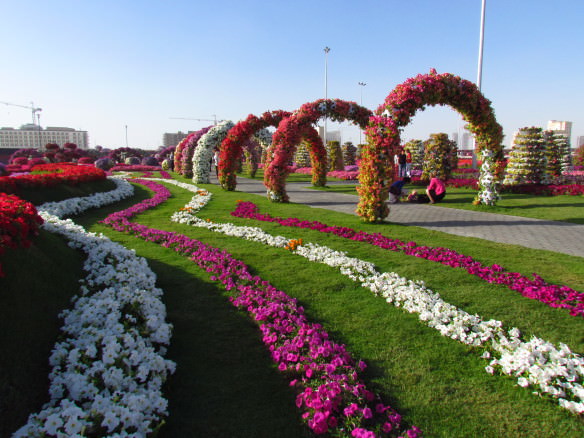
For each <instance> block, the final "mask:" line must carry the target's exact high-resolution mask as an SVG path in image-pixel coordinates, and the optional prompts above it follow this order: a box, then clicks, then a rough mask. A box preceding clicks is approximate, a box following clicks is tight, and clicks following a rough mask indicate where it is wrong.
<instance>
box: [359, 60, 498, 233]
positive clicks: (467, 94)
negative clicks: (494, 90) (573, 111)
mask: <svg viewBox="0 0 584 438" xmlns="http://www.w3.org/2000/svg"><path fill="white" fill-rule="evenodd" d="M426 105H432V106H434V105H448V106H450V107H451V108H453V109H454V110H456V111H457V112H458V113H460V114H461V115H462V117H463V119H464V120H465V121H466V122H467V123H468V124H467V126H466V127H467V129H468V130H469V131H470V132H471V133H472V134H474V136H475V138H476V141H477V152H479V153H480V154H481V157H482V160H483V165H482V167H481V177H480V178H479V188H480V191H479V194H478V195H477V199H476V200H475V202H476V203H484V204H487V205H494V202H495V200H496V198H497V188H496V178H495V175H496V167H497V166H498V165H499V161H500V160H502V158H503V156H502V151H503V148H502V146H501V141H502V139H503V129H502V128H501V126H500V125H499V124H498V123H497V120H496V119H495V113H494V111H493V109H492V107H491V102H490V101H489V100H488V99H486V98H485V97H484V96H483V95H482V93H481V92H480V90H479V89H478V87H477V86H476V85H475V84H474V83H472V82H470V81H467V80H464V79H461V78H460V77H458V76H455V75H453V74H450V73H442V74H438V73H436V70H434V69H432V70H431V71H430V73H429V74H425V75H418V76H416V77H414V78H410V79H408V80H406V81H405V82H403V83H402V84H400V85H398V86H397V87H395V89H394V90H393V91H392V92H391V93H390V94H389V95H388V96H387V98H386V99H385V102H384V103H383V104H382V105H380V106H379V108H377V110H376V111H375V115H374V116H373V117H371V120H370V123H369V126H368V127H367V129H366V134H367V140H368V141H367V142H366V145H365V146H364V147H363V150H362V151H361V164H360V169H359V170H360V172H359V187H357V191H358V193H359V196H360V200H359V205H358V207H357V214H358V215H359V216H361V218H362V219H363V220H365V221H367V222H376V221H381V220H383V218H385V217H386V216H387V215H388V214H389V208H388V207H387V203H386V202H385V201H386V200H387V197H388V188H389V185H391V182H392V178H393V175H392V173H391V172H388V169H390V168H391V167H390V166H389V164H390V162H391V161H390V159H391V158H392V156H393V155H394V154H395V152H396V150H397V148H398V147H399V145H400V129H401V128H402V127H404V126H406V125H408V124H409V123H410V120H411V118H412V117H413V116H414V115H415V113H416V112H417V111H418V110H423V109H424V108H425V107H426Z"/></svg>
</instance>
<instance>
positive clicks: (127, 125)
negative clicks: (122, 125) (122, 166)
mask: <svg viewBox="0 0 584 438" xmlns="http://www.w3.org/2000/svg"><path fill="white" fill-rule="evenodd" d="M126 147H128V125H126Z"/></svg>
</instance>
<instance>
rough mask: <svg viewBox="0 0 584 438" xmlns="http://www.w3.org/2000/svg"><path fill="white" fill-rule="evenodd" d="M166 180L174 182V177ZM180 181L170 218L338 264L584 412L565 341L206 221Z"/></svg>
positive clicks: (579, 372) (256, 232) (389, 276)
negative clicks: (180, 201) (185, 199)
mask: <svg viewBox="0 0 584 438" xmlns="http://www.w3.org/2000/svg"><path fill="white" fill-rule="evenodd" d="M166 182H170V183H173V184H175V182H173V181H166ZM176 185H179V186H181V187H183V188H185V189H187V190H190V191H192V192H195V193H196V195H195V196H193V198H192V200H191V201H190V202H189V203H188V204H187V205H186V206H185V207H184V208H183V209H181V210H180V211H179V212H177V213H175V214H173V216H172V217H171V220H173V221H175V222H180V223H185V224H189V225H192V226H196V227H201V228H206V229H208V230H211V231H215V232H220V233H223V234H226V235H229V236H235V237H240V238H243V239H246V240H252V241H255V242H260V243H263V244H266V245H270V246H273V247H279V248H285V249H287V250H290V251H291V252H293V253H295V254H298V255H300V256H303V257H305V258H307V259H308V260H311V261H315V262H318V263H323V264H326V265H328V266H332V267H337V268H339V270H340V272H341V274H343V275H346V276H347V277H349V278H350V279H352V280H353V281H356V282H358V283H360V284H361V286H363V287H365V288H368V289H370V290H371V291H372V292H373V293H374V294H375V295H380V296H382V297H384V298H385V299H386V301H387V302H388V303H390V304H393V305H394V306H396V307H403V308H404V309H405V310H407V311H408V312H410V313H416V314H418V317H419V319H420V321H423V322H424V323H426V324H427V325H428V326H429V327H432V328H435V329H436V330H438V331H439V332H440V334H441V335H442V336H447V337H450V338H451V339H454V340H457V341H459V342H462V343H464V344H466V345H470V346H475V347H479V346H480V347H483V348H486V351H485V352H484V353H483V355H482V357H483V358H484V359H492V356H493V355H496V356H497V358H494V359H492V360H491V362H490V364H489V365H488V366H486V367H485V371H486V372H487V373H489V374H494V372H495V369H498V370H500V371H501V372H502V373H503V374H506V375H509V376H514V377H517V384H518V385H519V386H522V387H527V386H532V387H534V388H537V390H538V391H540V392H541V393H544V394H548V395H551V396H552V397H554V398H556V399H557V400H558V403H559V405H560V406H561V407H563V408H565V409H568V410H570V411H572V412H574V413H576V414H582V413H584V387H583V386H582V382H583V379H584V358H582V357H581V356H580V355H578V354H575V353H573V352H572V351H571V350H570V348H569V347H568V346H567V345H565V344H560V345H559V347H556V346H554V345H553V344H551V343H550V342H547V341H544V340H543V339H540V338H537V337H535V336H533V337H532V338H531V339H530V340H529V341H527V342H526V341H522V340H521V333H520V331H519V330H518V329H517V328H512V329H510V330H505V329H504V328H503V324H502V322H501V321H497V320H493V319H491V320H488V321H484V320H482V318H481V317H480V316H479V315H470V314H468V313H467V312H465V311H464V310H461V309H458V308H456V307H455V306H453V305H451V304H449V303H447V302H445V301H444V300H443V299H442V298H441V297H440V295H439V294H438V293H436V292H433V291H431V290H430V289H428V288H426V286H425V285H424V283H423V282H421V281H418V282H414V281H411V280H408V279H405V278H403V277H400V276H399V275H398V274H396V273H393V272H391V273H387V272H385V273H379V272H377V271H376V270H375V267H374V265H373V264H372V263H369V262H366V261H363V260H359V259H356V258H352V257H348V256H347V255H346V253H345V252H342V251H335V250H333V249H330V248H328V247H326V246H322V245H318V244H313V243H302V240H301V239H300V240H296V239H293V240H289V239H287V238H285V237H282V236H272V235H270V234H268V233H266V232H264V231H263V230H262V229H261V228H254V227H241V226H236V225H234V224H231V223H225V224H219V223H213V222H209V221H204V220H202V219H200V218H198V217H196V215H195V214H196V213H197V212H198V210H200V209H201V208H202V207H204V206H205V205H206V204H207V202H208V201H209V199H210V198H211V195H210V194H209V193H208V192H206V191H201V190H199V189H198V188H197V187H194V186H191V187H188V185H181V184H176Z"/></svg>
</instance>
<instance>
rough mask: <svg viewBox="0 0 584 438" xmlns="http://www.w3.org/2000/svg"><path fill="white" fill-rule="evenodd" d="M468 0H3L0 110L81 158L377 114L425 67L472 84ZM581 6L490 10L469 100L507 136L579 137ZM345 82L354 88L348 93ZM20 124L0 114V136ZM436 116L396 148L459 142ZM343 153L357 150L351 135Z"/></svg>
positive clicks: (441, 114) (542, 4)
mask: <svg viewBox="0 0 584 438" xmlns="http://www.w3.org/2000/svg"><path fill="white" fill-rule="evenodd" d="M480 12H481V0H408V1H405V0H402V1H398V0H385V1H381V0H359V1H356V0H351V1H346V0H337V1H332V0H330V1H329V0H310V1H307V0H296V1H292V2H280V1H259V0H251V1H239V2H236V1H231V0H223V1H221V2H211V1H206V2H202V1H198V0H194V1H193V0H191V1H173V0H166V1H163V0H160V1H152V0H143V1H124V0H101V1H93V0H85V1H81V0H77V1H73V0H53V1H50V2H47V1H38V0H29V1H25V2H16V1H10V0H1V1H0V16H2V17H3V19H2V24H1V26H0V41H2V52H3V53H2V55H3V63H2V67H1V68H0V84H2V86H1V87H0V101H5V102H12V103H17V104H22V105H29V104H30V102H31V101H32V102H34V104H35V106H39V107H42V108H43V111H42V112H41V117H40V122H41V125H42V126H43V127H45V126H69V127H72V128H76V129H83V130H87V131H88V132H89V138H90V145H91V146H92V147H93V146H95V145H97V144H99V145H103V146H106V147H110V148H115V147H122V146H125V132H126V130H125V126H126V125H127V126H128V128H127V132H128V144H129V146H131V147H142V148H147V149H155V148H156V147H158V146H159V145H160V144H162V134H163V133H164V132H176V131H178V130H182V131H187V130H196V129H200V128H202V127H204V126H206V125H207V123H206V122H199V121H188V120H173V119H171V117H187V118H202V119H206V118H212V115H214V114H215V115H217V117H218V118H219V119H231V120H233V121H237V120H240V119H242V118H245V117H246V116H247V115H248V114H250V113H252V114H260V113H262V112H264V111H266V110H275V109H284V110H289V111H293V110H295V109H296V108H298V107H299V106H300V105H302V104H303V103H305V102H310V101H313V100H316V99H319V98H321V97H324V66H325V54H324V51H323V49H324V47H325V46H328V47H330V48H331V51H330V53H329V54H328V97H329V98H339V99H344V100H352V101H356V102H358V103H359V102H360V100H361V92H362V95H363V105H364V106H366V107H368V108H371V109H372V110H374V109H376V108H377V107H378V106H379V105H380V104H381V103H382V102H383V100H384V99H385V97H386V96H387V95H388V94H389V93H390V92H391V90H392V89H393V88H394V87H395V86H396V85H398V84H399V83H401V82H403V81H404V80H406V79H407V78H409V77H411V76H415V75H416V74H418V73H427V72H428V71H429V70H430V68H436V70H437V71H438V72H450V73H453V74H456V75H459V76H461V77H463V78H465V79H469V80H472V81H476V78H477V62H478V46H479V25H480ZM583 20H584V1H582V0H554V1H549V0H547V1H544V0H511V1H510V0H487V11H486V27H485V46H484V57H483V79H482V91H483V93H484V95H485V96H486V97H487V98H488V99H490V100H491V102H492V105H493V107H494V109H495V114H496V116H497V119H498V121H499V123H500V124H501V125H502V126H503V130H504V133H505V135H506V138H505V141H504V143H505V144H506V145H508V144H509V142H510V140H511V137H512V135H513V132H514V131H515V130H517V129H518V128H520V127H523V126H542V127H544V128H545V126H546V124H547V121H548V120H551V119H554V120H569V121H572V122H573V131H572V134H573V136H572V142H573V143H574V142H575V140H576V136H579V135H584V111H582V105H583V104H584V86H583V85H582V79H581V78H582V75H583V72H584V57H583V56H582V54H583V53H584V36H583V33H582V30H581V29H582V24H583V22H584V21H583ZM358 82H365V83H366V84H367V85H366V86H365V87H360V86H359V85H358ZM30 121H31V113H30V111H28V110H26V109H24V108H18V107H11V106H7V105H3V104H0V126H13V127H18V126H20V125H21V124H24V123H29V122H30ZM462 126H463V122H462V119H461V117H460V116H459V115H458V114H457V113H456V112H455V111H454V110H452V109H450V108H449V107H434V108H428V109H426V110H425V111H423V112H418V114H417V115H416V117H415V118H414V119H413V121H412V123H411V124H410V125H409V126H408V127H406V128H405V129H404V132H403V135H402V138H403V139H404V140H408V139H410V138H421V139H425V138H427V137H428V136H429V134H430V133H434V132H446V133H448V134H450V133H453V132H456V131H457V130H459V129H461V128H462ZM340 129H341V132H342V135H343V141H347V140H349V141H353V142H358V141H359V132H358V130H357V129H356V128H354V127H352V126H351V125H350V124H344V125H342V126H341V127H340Z"/></svg>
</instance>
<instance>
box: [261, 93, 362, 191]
mask: <svg viewBox="0 0 584 438" xmlns="http://www.w3.org/2000/svg"><path fill="white" fill-rule="evenodd" d="M371 115H372V113H371V111H370V110H368V109H367V108H364V107H362V106H360V105H357V104H356V103H354V102H348V101H344V100H340V99H319V100H316V101H314V102H309V103H305V104H304V105H302V106H301V107H300V108H299V109H298V111H296V112H294V113H293V114H292V115H291V116H290V117H289V118H287V119H285V120H283V121H282V122H281V123H280V124H279V125H278V128H277V129H276V132H275V133H274V136H273V139H272V148H273V158H272V160H271V161H270V162H269V163H266V164H267V166H265V167H264V168H265V173H264V185H265V186H266V187H267V195H268V199H270V200H271V201H274V202H288V200H289V199H288V195H287V194H286V188H285V187H286V177H287V176H288V173H289V170H288V162H289V161H291V159H292V157H293V155H294V152H295V151H296V147H297V145H298V144H299V143H300V141H301V139H302V137H303V136H305V135H306V132H307V130H308V129H311V128H312V125H313V124H314V123H316V122H318V120H319V119H320V118H322V117H325V116H326V117H329V118H330V119H331V120H333V121H345V120H350V121H352V122H355V123H356V124H357V125H359V126H360V127H361V128H362V129H363V128H365V126H366V125H367V122H368V121H369V118H370V117H371ZM312 129H313V128H312ZM318 140H319V142H320V143H321V144H322V141H320V137H319V139H318ZM316 141H317V139H316V138H315V137H314V136H312V138H311V143H312V144H311V148H310V149H311V150H312V151H314V152H313V153H314V154H318V160H316V162H315V160H314V159H313V166H314V165H315V164H316V163H325V164H324V165H323V169H320V168H319V169H317V170H316V171H315V172H316V173H317V175H319V176H318V177H317V179H316V180H317V182H318V183H319V184H320V183H322V185H324V183H326V152H325V151H324V147H322V150H320V148H319V150H314V149H315V146H318V145H316V144H315V142H316ZM320 154H324V155H322V156H320ZM313 181H315V177H314V174H313ZM323 181H324V183H323Z"/></svg>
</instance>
